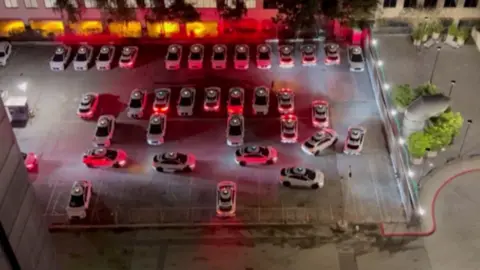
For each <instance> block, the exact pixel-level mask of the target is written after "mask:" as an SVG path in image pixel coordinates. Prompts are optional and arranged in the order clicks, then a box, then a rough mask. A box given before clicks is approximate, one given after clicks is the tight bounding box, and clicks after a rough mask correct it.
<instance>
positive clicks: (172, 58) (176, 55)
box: [165, 44, 183, 70]
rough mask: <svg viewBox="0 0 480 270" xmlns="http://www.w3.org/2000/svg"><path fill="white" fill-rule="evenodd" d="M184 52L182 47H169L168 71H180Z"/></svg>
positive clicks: (166, 64)
mask: <svg viewBox="0 0 480 270" xmlns="http://www.w3.org/2000/svg"><path fill="white" fill-rule="evenodd" d="M182 51H183V49H182V45H178V44H173V45H170V46H168V50H167V55H165V68H166V69H167V70H177V69H180V63H181V62H182Z"/></svg>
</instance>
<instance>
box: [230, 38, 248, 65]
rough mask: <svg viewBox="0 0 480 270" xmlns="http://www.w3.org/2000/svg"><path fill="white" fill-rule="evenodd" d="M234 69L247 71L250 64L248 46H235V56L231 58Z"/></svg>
mask: <svg viewBox="0 0 480 270" xmlns="http://www.w3.org/2000/svg"><path fill="white" fill-rule="evenodd" d="M233 64H234V67H235V69H242V70H246V69H248V66H249V64H250V50H249V48H248V45H245V44H242V45H237V46H235V56H234V58H233Z"/></svg>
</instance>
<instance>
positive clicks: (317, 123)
mask: <svg viewBox="0 0 480 270" xmlns="http://www.w3.org/2000/svg"><path fill="white" fill-rule="evenodd" d="M312 124H313V126H314V127H316V128H327V127H328V126H329V125H330V106H329V104H328V102H326V101H324V100H316V101H314V102H312Z"/></svg>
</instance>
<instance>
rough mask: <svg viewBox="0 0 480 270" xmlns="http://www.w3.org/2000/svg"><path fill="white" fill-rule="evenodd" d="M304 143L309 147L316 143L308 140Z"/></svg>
mask: <svg viewBox="0 0 480 270" xmlns="http://www.w3.org/2000/svg"><path fill="white" fill-rule="evenodd" d="M304 145H305V146H306V147H308V148H313V147H314V146H315V145H314V144H313V143H312V142H310V141H306V142H305V143H304Z"/></svg>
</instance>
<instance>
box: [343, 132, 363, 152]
mask: <svg viewBox="0 0 480 270" xmlns="http://www.w3.org/2000/svg"><path fill="white" fill-rule="evenodd" d="M366 133H367V130H366V129H365V128H364V127H360V126H357V127H350V128H348V135H347V138H346V139H345V144H344V146H343V153H345V154H347V155H360V153H361V152H362V149H363V143H364V142H365V134H366Z"/></svg>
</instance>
